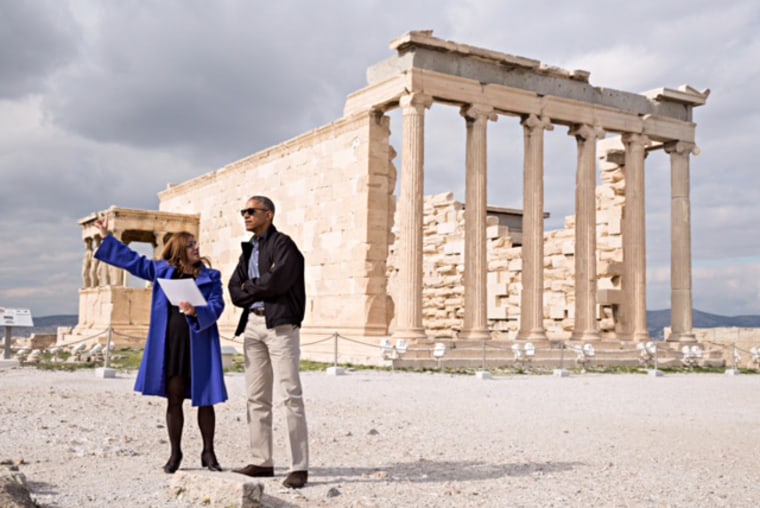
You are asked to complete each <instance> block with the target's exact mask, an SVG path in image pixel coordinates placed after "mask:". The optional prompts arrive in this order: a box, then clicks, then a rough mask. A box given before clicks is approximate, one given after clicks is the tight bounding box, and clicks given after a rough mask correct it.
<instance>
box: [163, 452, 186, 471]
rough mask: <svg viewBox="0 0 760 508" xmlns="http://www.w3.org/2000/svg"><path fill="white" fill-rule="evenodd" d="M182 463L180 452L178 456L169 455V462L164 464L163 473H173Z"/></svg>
mask: <svg viewBox="0 0 760 508" xmlns="http://www.w3.org/2000/svg"><path fill="white" fill-rule="evenodd" d="M181 463H182V454H181V453H180V454H179V456H178V457H169V462H167V463H166V464H164V473H168V474H174V473H175V472H176V471H177V469H179V465H180V464H181Z"/></svg>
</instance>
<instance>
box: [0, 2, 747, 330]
mask: <svg viewBox="0 0 760 508" xmlns="http://www.w3.org/2000/svg"><path fill="white" fill-rule="evenodd" d="M423 29H432V30H434V34H435V35H436V36H438V37H441V38H444V39H450V40H455V41H458V42H463V43H467V44H471V45H475V46H480V47H485V48H489V49H493V50H497V51H501V52H504V53H510V54H515V55H520V56H525V57H529V58H533V59H537V60H540V61H542V62H544V63H546V64H549V65H554V66H558V67H562V68H565V69H584V70H587V71H589V72H590V73H591V78H590V81H591V83H592V84H593V85H595V86H603V87H607V88H616V89H620V90H626V91H631V92H643V91H646V90H651V89H654V88H660V87H671V88H676V87H678V86H680V85H682V84H689V85H691V86H693V87H694V88H697V89H699V90H703V89H708V88H709V89H710V90H711V94H710V97H709V99H708V103H707V105H706V106H703V107H701V108H698V109H696V110H695V121H696V122H697V123H698V125H699V127H698V129H697V142H698V144H699V146H700V149H701V154H700V155H699V156H698V157H694V158H692V163H691V168H692V172H691V184H692V194H691V196H692V221H693V231H692V237H693V260H694V261H693V271H694V273H693V287H694V305H695V307H696V308H697V309H699V310H703V311H706V312H713V313H718V314H725V315H743V314H760V248H759V247H760V238H759V236H758V234H759V233H760V228H758V219H760V199H758V198H760V192H758V188H757V187H756V186H757V185H758V184H760V171H758V169H760V164H759V163H758V157H757V154H756V152H754V151H753V148H752V147H753V146H757V144H758V136H760V99H758V93H759V92H758V90H760V89H759V88H758V83H760V3H759V2H757V1H756V0H733V1H731V2H715V1H703V0H658V1H650V0H641V1H638V2H621V3H615V4H614V7H613V3H611V2H609V1H608V0H599V1H597V0H584V1H583V2H567V1H560V0H556V1H547V0H543V1H542V0H533V1H516V0H470V1H458V2H457V1H449V0H431V1H418V2H415V1H412V0H361V1H358V0H346V1H338V0H322V1H319V2H316V1H306V0H301V1H289V0H278V1H276V2H275V1H267V2H264V1H253V0H249V1H243V0H215V1H213V2H212V1H206V0H184V1H179V0H142V1H137V0H135V1H130V0H124V1H119V2H116V1H111V2H107V1H94V0H82V1H66V0H28V1H18V0H0V238H1V239H2V243H1V244H0V245H2V247H0V248H1V249H2V251H1V252H2V255H1V256H0V306H5V307H11V308H29V309H31V310H32V314H33V315H34V316H44V315H50V314H63V313H66V314H69V313H71V314H73V313H76V312H77V306H78V292H77V289H78V287H79V285H80V267H81V256H82V253H83V250H82V249H83V247H82V242H81V240H80V229H79V226H78V223H77V221H78V219H80V218H82V217H85V216H86V215H88V214H89V213H91V212H93V211H98V210H103V209H105V208H108V207H109V206H111V205H117V206H122V207H130V208H144V209H157V207H158V198H157V193H158V192H159V191H160V190H162V189H164V188H165V187H166V185H167V183H177V182H182V181H185V180H188V179H190V178H193V177H196V176H199V175H202V174H204V173H206V172H208V171H211V170H214V169H217V168H219V167H221V166H224V165H225V164H227V163H230V162H233V161H235V160H238V159H241V158H243V157H245V156H247V155H250V154H252V153H255V152H257V151H259V150H261V149H264V148H267V147H269V146H272V145H275V144H277V143H279V142H281V141H284V140H286V139H289V138H292V137H294V136H297V135H299V134H301V133H303V132H305V131H308V130H311V129H313V128H316V127H319V126H322V125H324V124H327V123H329V122H331V121H333V120H336V119H338V118H339V117H340V116H341V114H342V109H343V105H344V101H345V97H346V95H347V94H349V93H351V92H353V91H355V90H358V89H360V88H362V87H363V86H365V85H366V78H365V70H366V68H367V67H369V66H371V65H372V64H374V63H377V62H379V61H381V60H384V59H385V58H388V57H390V56H392V55H393V52H392V51H391V50H390V49H389V47H388V43H389V41H390V40H392V39H394V38H396V37H398V36H400V35H402V34H404V33H406V32H408V31H410V30H423ZM392 122H393V124H392V129H393V130H394V135H393V137H392V140H393V139H398V133H399V132H400V126H399V122H400V121H399V119H398V118H397V117H392ZM462 122H463V121H462V119H461V118H460V117H459V116H458V114H457V112H456V111H454V110H453V108H447V107H445V106H434V107H433V108H432V109H431V110H430V111H429V112H428V121H427V124H428V127H429V129H428V137H427V139H426V144H427V153H426V162H427V172H426V181H425V190H426V193H428V194H433V193H439V192H445V191H452V192H454V194H455V196H456V197H457V198H458V199H463V198H464V171H463V167H464V128H463V125H462ZM546 150H547V154H546V165H547V167H546V200H545V201H546V209H547V211H548V212H549V213H550V214H551V218H550V219H549V222H548V223H547V228H548V229H553V228H556V227H559V226H560V225H561V224H562V221H563V219H564V217H565V216H566V215H569V214H572V213H573V199H574V195H573V194H574V192H573V191H572V189H573V187H572V186H573V185H574V178H575V176H574V171H575V143H574V140H573V139H572V138H571V137H569V136H568V135H567V129H566V128H562V127H559V126H557V128H555V130H554V131H552V132H550V133H547V139H546ZM397 164H400V161H397ZM521 164H522V138H521V132H520V129H519V126H518V125H517V121H516V120H515V119H512V118H509V117H501V118H500V119H499V121H498V122H497V123H495V124H491V125H490V126H489V168H490V169H489V195H488V199H489V203H490V204H493V205H496V206H506V207H514V208H520V207H521V206H522V202H521V199H522V198H521V195H520V189H521V185H522V184H521V181H522V177H521V174H520V168H521ZM646 180H647V197H646V200H647V212H648V219H647V233H648V238H647V257H648V259H647V262H648V280H649V289H648V308H649V309H650V310H655V309H663V308H668V307H669V306H670V304H669V270H670V252H669V249H670V246H669V245H670V244H669V209H670V208H669V207H670V194H669V193H670V180H669V173H668V161H667V158H666V157H665V156H664V155H663V154H661V153H653V154H651V155H650V157H649V158H648V159H647V176H646ZM242 233H243V232H242V231H241V237H242ZM237 240H238V239H231V241H237Z"/></svg>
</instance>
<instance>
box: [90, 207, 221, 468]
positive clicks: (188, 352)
mask: <svg viewBox="0 0 760 508" xmlns="http://www.w3.org/2000/svg"><path fill="white" fill-rule="evenodd" d="M95 226H96V227H97V228H98V229H99V230H100V235H101V237H102V238H103V242H102V243H101V245H100V247H99V248H98V250H97V252H96V253H95V256H94V257H95V258H97V259H99V260H100V261H103V262H104V263H108V264H110V265H113V266H116V267H119V268H123V269H125V270H127V271H128V272H129V273H131V274H132V275H134V276H135V277H139V278H141V279H145V280H149V281H152V282H154V284H153V299H152V303H151V309H150V325H149V329H148V339H147V341H146V343H145V352H144V353H143V357H142V362H141V364H140V370H139V372H138V373H137V381H136V382H135V391H138V392H141V393H142V394H143V395H158V396H161V397H166V398H167V408H166V427H167V430H168V431H169V442H170V443H171V455H170V456H169V461H168V462H167V463H166V465H164V471H165V472H166V473H170V474H171V473H174V472H175V471H176V470H177V469H178V468H179V465H180V463H181V462H182V447H181V441H182V427H183V425H184V414H183V412H182V404H183V402H184V400H185V399H186V398H189V399H191V402H192V405H193V406H197V407H198V426H199V427H200V430H201V436H202V438H203V452H202V453H201V466H203V467H207V468H208V469H209V470H211V471H221V470H222V468H221V466H220V465H219V462H218V461H217V459H216V455H215V454H214V428H215V425H216V415H215V413H214V404H217V403H219V402H224V401H225V400H227V389H226V387H225V385H224V371H223V369H222V354H221V347H220V345H219V331H218V329H217V326H216V321H217V319H219V316H221V314H222V311H223V310H224V300H223V297H222V283H221V274H220V273H219V271H218V270H212V269H211V268H209V267H207V266H206V265H207V264H208V260H207V259H206V258H202V257H201V256H200V253H199V250H198V243H197V242H196V241H195V238H194V237H193V235H191V234H190V233H187V232H184V231H183V232H180V233H175V234H174V235H172V237H171V239H170V240H169V241H168V242H167V244H166V246H165V247H164V249H163V252H162V253H161V258H160V259H159V260H151V259H148V258H146V257H145V256H141V255H139V254H138V253H136V252H135V251H133V250H132V249H130V248H129V247H127V246H126V245H124V244H123V243H121V242H120V241H118V240H117V239H116V238H114V237H113V235H111V234H110V232H109V231H108V218H107V217H106V218H104V219H101V220H98V221H96V222H95ZM156 279H195V283H196V284H197V285H198V289H200V292H201V294H202V295H203V297H204V298H205V299H206V301H207V305H205V306H203V307H194V306H193V305H191V304H190V303H188V302H184V301H183V302H179V305H178V306H173V305H172V304H171V303H170V302H169V300H168V299H167V298H166V295H165V294H164V292H163V291H162V290H161V288H160V286H159V284H156V283H155V282H156Z"/></svg>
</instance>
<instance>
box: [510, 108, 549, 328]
mask: <svg viewBox="0 0 760 508" xmlns="http://www.w3.org/2000/svg"><path fill="white" fill-rule="evenodd" d="M521 124H522V126H523V140H524V144H525V154H524V157H525V160H524V164H523V235H522V236H523V244H522V249H521V250H522V294H521V296H520V329H519V330H518V331H517V338H518V339H524V340H539V339H545V338H546V330H545V329H544V130H552V129H553V128H554V126H553V125H552V124H551V122H550V121H549V120H548V119H547V118H544V117H539V116H537V115H533V114H531V115H528V116H526V117H524V118H523V121H522V122H521Z"/></svg>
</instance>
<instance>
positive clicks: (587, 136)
mask: <svg viewBox="0 0 760 508" xmlns="http://www.w3.org/2000/svg"><path fill="white" fill-rule="evenodd" d="M567 135H568V136H575V137H576V138H580V139H583V140H584V141H590V140H592V139H603V138H604V136H605V135H606V132H605V131H604V129H602V128H601V127H599V126H598V125H590V124H587V123H579V124H575V125H573V126H572V127H570V129H568V131H567Z"/></svg>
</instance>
